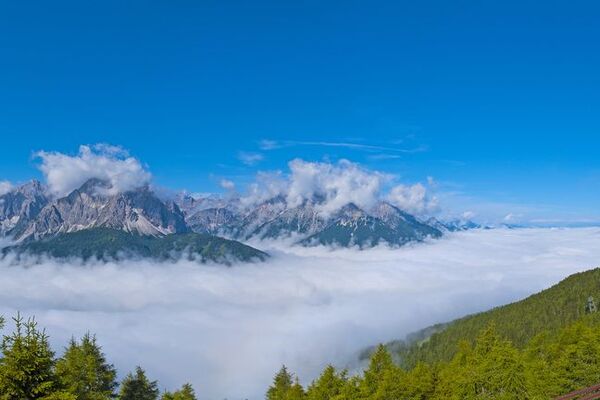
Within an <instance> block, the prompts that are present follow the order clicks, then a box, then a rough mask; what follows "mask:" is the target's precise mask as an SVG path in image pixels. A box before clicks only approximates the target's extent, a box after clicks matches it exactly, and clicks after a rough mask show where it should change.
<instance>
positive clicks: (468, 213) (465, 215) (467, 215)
mask: <svg viewBox="0 0 600 400" xmlns="http://www.w3.org/2000/svg"><path fill="white" fill-rule="evenodd" d="M476 215H477V214H475V213H474V212H473V211H465V212H464V213H462V218H463V219H466V220H469V219H473V218H475V216H476Z"/></svg>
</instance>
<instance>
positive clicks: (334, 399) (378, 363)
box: [0, 313, 600, 400]
mask: <svg viewBox="0 0 600 400" xmlns="http://www.w3.org/2000/svg"><path fill="white" fill-rule="evenodd" d="M3 325H4V321H3V320H2V319H1V318H0V327H2V326H3ZM14 325H15V329H14V331H13V332H12V333H10V334H8V335H4V336H3V338H2V341H1V343H0V351H1V354H0V400H37V399H41V400H110V399H118V400H196V399H197V397H196V394H195V393H194V389H193V388H192V386H191V385H190V384H185V385H183V386H182V387H181V388H180V389H178V390H176V391H173V392H163V393H160V390H159V388H158V384H157V382H156V381H153V380H151V379H149V378H148V377H147V375H146V373H145V371H144V370H143V369H142V368H140V367H137V368H136V369H135V370H134V371H132V372H130V373H129V374H127V375H126V376H125V378H124V379H123V380H122V381H121V382H118V381H117V371H116V370H115V368H114V366H113V365H112V364H110V363H109V362H108V361H107V360H106V357H105V355H104V354H103V352H102V349H101V347H100V346H99V345H98V343H97V341H96V338H95V337H94V336H93V335H91V334H86V335H84V336H83V337H82V338H80V339H78V340H77V339H74V338H73V339H71V340H70V341H69V343H68V345H67V346H66V347H65V350H64V352H63V354H62V355H61V356H60V357H56V355H55V353H54V352H53V351H52V349H51V347H50V344H49V341H48V336H47V335H46V333H45V331H44V330H40V329H39V328H38V326H37V323H36V322H35V320H33V319H28V320H24V319H23V318H22V317H21V316H19V315H17V317H15V318H14ZM458 347H459V348H458V350H457V351H456V353H455V355H454V356H453V357H452V359H450V360H448V361H445V360H440V361H436V362H428V361H427V362H425V361H420V362H418V363H417V364H416V365H415V366H414V367H412V368H409V369H408V368H403V367H401V366H400V364H398V363H396V362H394V360H393V358H392V355H391V354H390V352H389V351H388V349H387V348H386V347H385V346H383V345H380V346H379V347H378V348H377V349H376V350H375V351H374V352H373V354H372V356H371V358H370V361H369V365H368V367H367V368H366V369H365V370H364V371H363V373H361V374H355V375H352V374H349V373H348V371H346V370H337V369H336V368H334V367H333V366H331V365H330V366H328V367H326V368H325V369H324V370H323V371H322V373H321V374H320V376H319V377H318V378H317V379H315V380H314V381H313V382H312V383H310V384H309V385H307V386H303V385H302V384H300V382H299V380H298V377H296V376H295V375H294V374H293V373H292V372H290V371H289V370H288V369H287V368H286V367H285V366H284V367H282V368H281V370H280V371H279V372H278V373H277V374H276V375H275V377H274V379H273V383H272V385H271V386H270V387H269V388H268V390H267V391H266V396H265V397H266V399H267V400H405V399H406V400H442V399H456V400H458V399H467V400H471V399H473V400H475V399H478V400H479V399H498V400H513V399H514V400H528V399H532V400H535V399H551V398H554V397H556V396H559V395H561V394H564V393H568V392H571V391H573V390H577V389H580V388H584V387H587V386H592V385H594V384H598V383H600V314H598V313H594V314H589V315H585V316H583V317H582V318H580V319H579V320H577V321H576V322H573V323H571V324H569V325H567V326H565V327H563V328H562V329H560V330H559V331H556V332H550V331H546V332H542V333H539V334H538V335H536V336H534V337H533V338H532V339H531V340H530V341H529V342H528V343H527V344H526V345H525V346H524V347H522V348H519V347H516V346H515V345H513V343H512V342H511V341H510V340H508V339H505V338H503V337H502V336H501V335H500V334H498V333H497V329H496V327H495V326H494V325H493V324H490V325H489V326H487V327H486V328H485V329H483V330H482V331H481V332H480V334H479V336H478V337H477V339H476V340H475V341H474V342H469V341H463V342H461V343H460V344H459V346H458Z"/></svg>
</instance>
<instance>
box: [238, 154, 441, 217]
mask: <svg viewBox="0 0 600 400" xmlns="http://www.w3.org/2000/svg"><path fill="white" fill-rule="evenodd" d="M288 167H289V173H287V174H284V173H282V172H281V171H278V172H275V173H265V172H260V173H259V174H258V175H257V180H256V182H254V183H252V184H251V185H250V186H249V189H248V193H247V194H246V195H245V197H243V198H242V203H243V204H245V205H253V204H256V203H259V202H261V201H265V200H268V199H270V198H273V197H275V196H283V197H285V199H286V201H287V205H288V207H296V206H299V205H301V204H302V203H303V202H304V201H306V200H309V201H315V204H316V209H317V210H318V211H319V212H321V213H322V214H323V215H329V214H331V213H332V212H335V211H337V210H339V209H340V208H341V207H343V206H345V205H347V204H348V203H354V204H356V205H357V206H359V207H361V208H363V209H366V210H368V209H369V208H371V207H373V206H374V205H375V204H376V203H377V202H378V201H380V200H387V201H390V202H391V203H393V204H395V205H396V206H398V207H400V208H401V209H404V210H405V211H407V212H411V213H415V214H430V213H434V212H437V211H438V209H439V204H438V199H437V197H435V196H433V195H432V194H431V193H430V189H428V188H427V187H425V186H424V185H423V184H420V183H417V184H415V185H398V186H395V187H392V188H391V190H389V191H388V190H387V189H388V187H389V186H390V184H391V183H393V182H394V181H395V177H394V176H393V175H391V174H386V173H383V172H380V171H374V170H369V169H366V168H363V167H361V166H360V165H359V164H357V163H353V162H351V161H348V160H340V161H338V162H336V163H331V162H310V161H305V160H302V159H295V160H292V161H290V162H289V163H288ZM428 182H430V183H431V186H435V181H434V180H433V178H431V177H429V178H428ZM431 186H430V187H431Z"/></svg>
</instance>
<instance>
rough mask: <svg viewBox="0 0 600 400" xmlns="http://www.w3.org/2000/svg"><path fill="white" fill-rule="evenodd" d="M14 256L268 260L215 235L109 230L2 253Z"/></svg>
mask: <svg viewBox="0 0 600 400" xmlns="http://www.w3.org/2000/svg"><path fill="white" fill-rule="evenodd" d="M10 253H16V255H17V257H23V256H25V255H29V256H30V255H33V256H44V255H47V256H50V257H53V258H59V259H66V258H80V259H83V260H89V259H93V258H97V259H101V260H122V259H126V258H130V257H141V258H151V259H155V260H177V259H180V258H182V257H184V258H188V259H196V260H199V261H201V262H207V261H213V262H219V263H224V264H229V263H232V262H235V261H263V260H265V259H266V258H267V257H268V255H267V254H266V253H264V252H262V251H260V250H257V249H255V248H253V247H250V246H246V245H245V244H243V243H240V242H236V241H233V240H227V239H223V238H220V237H217V236H212V235H205V234H198V233H181V234H173V235H166V236H161V237H153V236H141V235H137V234H131V233H127V232H124V231H121V230H114V229H106V228H94V229H87V230H82V231H78V232H71V233H65V234H61V235H58V236H55V237H52V238H49V239H45V240H40V241H32V242H27V243H23V244H20V245H17V246H12V247H7V248H5V249H3V250H2V254H3V256H6V255H8V254H10Z"/></svg>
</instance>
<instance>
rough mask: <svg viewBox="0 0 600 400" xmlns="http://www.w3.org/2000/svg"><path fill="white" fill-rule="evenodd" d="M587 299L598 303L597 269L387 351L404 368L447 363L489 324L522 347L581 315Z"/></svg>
mask: <svg viewBox="0 0 600 400" xmlns="http://www.w3.org/2000/svg"><path fill="white" fill-rule="evenodd" d="M590 297H592V299H595V303H596V304H598V301H599V300H600V269H593V270H590V271H586V272H581V273H578V274H574V275H571V276H569V277H568V278H566V279H565V280H563V281H562V282H560V283H558V284H556V285H554V286H552V287H551V288H549V289H546V290H544V291H542V292H540V293H537V294H534V295H532V296H530V297H528V298H526V299H524V300H521V301H518V302H516V303H512V304H508V305H505V306H501V307H497V308H494V309H492V310H490V311H486V312H482V313H479V314H474V315H470V316H467V317H464V318H461V319H458V320H455V321H453V322H450V323H448V324H444V325H440V326H437V327H432V328H428V329H429V330H430V331H431V332H435V333H433V334H431V335H430V336H429V337H422V338H419V339H421V340H413V341H412V342H411V341H409V343H408V344H405V345H402V342H395V343H393V344H391V346H390V349H391V350H392V351H394V352H396V353H398V355H399V356H400V359H401V360H402V364H404V365H406V366H413V365H415V364H416V363H417V362H418V361H426V362H436V361H447V360H449V359H451V358H452V357H453V356H454V354H455V353H456V352H457V350H458V347H459V343H460V342H461V341H463V340H464V341H467V342H469V343H473V342H474V341H475V339H476V338H477V336H478V334H479V333H480V332H481V331H482V330H483V329H484V328H486V327H487V326H489V325H490V324H493V325H494V327H495V330H496V331H497V333H498V334H499V335H500V336H502V337H503V338H506V339H508V340H510V341H511V342H512V343H513V344H514V345H515V346H516V347H517V348H523V347H524V346H525V345H526V344H527V343H528V341H529V340H531V339H532V338H533V337H534V336H535V335H537V334H539V333H541V332H549V333H554V332H557V331H558V330H559V329H561V328H563V327H565V326H567V325H569V324H570V323H572V322H574V321H576V320H578V319H579V318H581V317H582V316H583V315H585V314H586V306H587V304H588V300H590ZM416 336H417V337H418V336H419V335H418V334H417V335H416ZM423 336H425V335H423Z"/></svg>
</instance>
